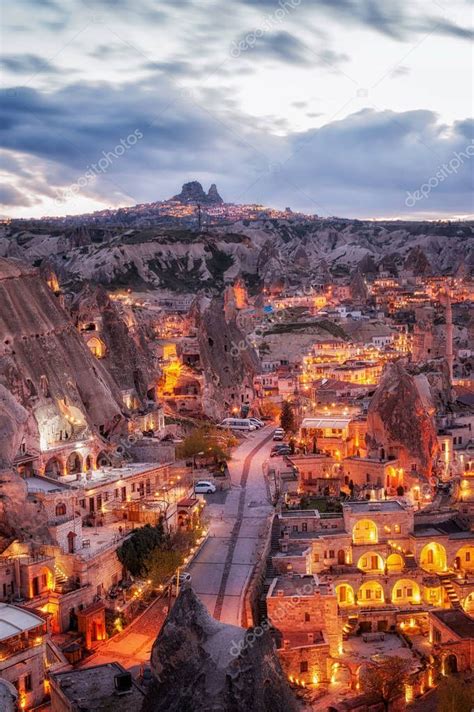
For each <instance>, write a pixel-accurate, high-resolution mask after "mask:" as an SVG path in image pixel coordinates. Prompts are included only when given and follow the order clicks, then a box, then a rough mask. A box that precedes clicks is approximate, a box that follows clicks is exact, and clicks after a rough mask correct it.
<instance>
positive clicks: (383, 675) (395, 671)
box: [360, 656, 409, 710]
mask: <svg viewBox="0 0 474 712" xmlns="http://www.w3.org/2000/svg"><path fill="white" fill-rule="evenodd" d="M408 667H409V663H408V662H407V661H406V660H404V659H403V658H400V657H398V656H394V657H386V658H383V659H382V660H380V661H379V662H376V663H371V664H369V665H368V666H367V667H366V668H365V669H364V670H363V671H362V674H361V678H360V685H361V688H362V690H363V691H364V692H368V693H372V694H373V695H377V697H379V698H380V699H381V700H382V702H383V705H384V709H385V710H388V708H389V704H390V701H391V700H393V699H394V698H395V697H398V696H399V695H402V694H404V691H405V682H406V678H407V673H408Z"/></svg>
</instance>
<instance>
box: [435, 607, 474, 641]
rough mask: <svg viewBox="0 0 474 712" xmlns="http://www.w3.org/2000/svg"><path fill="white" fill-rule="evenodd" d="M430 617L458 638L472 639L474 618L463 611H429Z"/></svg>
mask: <svg viewBox="0 0 474 712" xmlns="http://www.w3.org/2000/svg"><path fill="white" fill-rule="evenodd" d="M431 615H432V616H434V617H435V618H437V619H438V620H439V621H440V622H441V623H443V624H444V625H445V626H446V627H447V628H449V629H450V630H452V631H453V633H455V634H456V635H457V636H458V637H459V638H473V639H474V618H471V616H468V615H467V613H464V611H461V610H458V609H449V610H446V611H431Z"/></svg>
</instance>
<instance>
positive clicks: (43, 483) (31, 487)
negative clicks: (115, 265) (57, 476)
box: [25, 477, 70, 492]
mask: <svg viewBox="0 0 474 712" xmlns="http://www.w3.org/2000/svg"><path fill="white" fill-rule="evenodd" d="M25 482H26V487H27V489H28V492H38V491H39V492H56V491H58V490H59V491H64V490H66V489H70V487H69V486H68V483H64V484H61V482H59V480H58V482H57V484H53V483H52V482H50V481H49V480H47V479H46V478H45V477H27V478H26V479H25Z"/></svg>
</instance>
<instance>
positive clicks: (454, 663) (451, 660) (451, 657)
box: [443, 653, 459, 675]
mask: <svg viewBox="0 0 474 712" xmlns="http://www.w3.org/2000/svg"><path fill="white" fill-rule="evenodd" d="M443 667H444V674H445V675H452V674H453V673H456V672H458V671H459V668H458V659H457V657H456V655H455V654H454V653H449V654H447V655H446V657H445V658H444V661H443Z"/></svg>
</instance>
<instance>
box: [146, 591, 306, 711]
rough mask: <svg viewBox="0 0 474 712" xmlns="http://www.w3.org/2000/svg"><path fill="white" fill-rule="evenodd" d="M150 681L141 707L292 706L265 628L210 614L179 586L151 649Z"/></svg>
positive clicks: (262, 708)
mask: <svg viewBox="0 0 474 712" xmlns="http://www.w3.org/2000/svg"><path fill="white" fill-rule="evenodd" d="M151 667H152V673H153V675H154V681H153V683H152V685H151V686H150V689H149V691H148V694H147V697H146V698H145V701H144V704H143V707H142V712H211V711H216V712H217V711H220V712H269V710H271V711H272V712H296V709H297V707H296V702H295V700H294V698H293V696H292V694H291V691H290V689H289V687H288V684H287V682H286V679H285V676H284V673H283V671H282V668H281V666H280V662H279V660H278V656H277V653H276V650H275V647H274V643H273V641H272V639H271V637H270V635H269V634H268V632H267V631H265V632H264V633H263V635H261V636H260V637H258V636H255V635H252V629H249V630H248V631H245V630H244V629H243V628H238V627H237V626H232V625H226V624H224V623H220V622H219V621H216V620H215V619H214V618H212V617H211V616H210V614H209V613H208V611H207V609H206V607H205V606H204V605H203V603H202V602H201V601H200V600H199V599H198V598H197V597H196V595H195V593H194V592H193V591H192V589H191V588H185V589H182V591H181V592H180V594H179V596H178V599H177V601H176V603H175V605H174V606H173V608H172V610H171V613H170V614H169V615H168V618H167V619H166V621H165V623H164V625H163V627H162V629H161V632H160V634H159V636H158V638H157V639H156V641H155V644H154V646H153V649H152V654H151Z"/></svg>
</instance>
